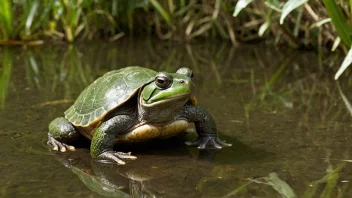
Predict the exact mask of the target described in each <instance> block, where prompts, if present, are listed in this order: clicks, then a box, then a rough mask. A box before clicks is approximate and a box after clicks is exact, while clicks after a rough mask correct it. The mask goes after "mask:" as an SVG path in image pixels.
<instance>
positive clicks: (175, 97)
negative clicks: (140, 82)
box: [142, 93, 191, 107]
mask: <svg viewBox="0 0 352 198" xmlns="http://www.w3.org/2000/svg"><path fill="white" fill-rule="evenodd" d="M190 97H191V93H186V94H180V95H173V96H169V97H166V98H163V99H160V100H155V101H152V102H151V103H147V102H146V101H144V100H143V99H142V102H143V105H144V106H147V107H151V106H155V105H159V104H163V103H171V102H175V101H177V100H183V99H186V98H190Z"/></svg>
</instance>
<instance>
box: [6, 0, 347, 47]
mask: <svg viewBox="0 0 352 198" xmlns="http://www.w3.org/2000/svg"><path fill="white" fill-rule="evenodd" d="M349 6H350V2H348V1H339V2H338V4H337V3H336V2H335V1H333V0H324V1H323V2H321V1H312V0H311V1H308V0H299V1H296V0H289V1H280V0H265V1H263V0H262V1H259V0H257V1H255V0H215V1H206V0H187V1H186V0H167V1H160V0H129V1H126V0H84V1H83V0H70V1H69V0H3V1H2V3H1V4H0V22H1V23H0V24H1V25H0V33H1V34H0V39H2V44H9V43H10V44H11V42H9V41H10V40H21V41H33V40H47V39H50V40H54V41H55V40H60V41H61V40H64V41H68V42H73V41H75V40H87V39H88V40H91V39H97V38H98V39H110V40H116V39H118V38H120V37H121V36H123V35H125V34H128V35H132V34H138V35H143V36H146V35H147V36H149V35H155V36H157V37H159V38H160V39H172V40H181V41H190V40H194V39H195V38H197V37H203V38H205V37H206V38H209V37H211V38H222V39H225V40H229V41H232V43H234V44H235V43H236V42H237V41H253V40H257V39H261V38H266V37H268V36H269V37H270V38H274V39H275V43H277V44H278V43H288V44H289V45H291V46H292V47H295V48H297V47H302V46H303V47H311V46H315V47H318V46H321V45H323V46H327V47H333V44H334V42H335V41H336V39H337V38H338V36H339V38H341V40H342V41H343V42H344V44H346V45H347V46H348V47H349V46H350V43H351V38H350V36H351V35H352V30H351V27H350V25H349V24H350V22H351V21H350V20H351V18H352V17H351V10H350V9H349ZM241 10H243V11H241ZM14 16H16V17H14ZM234 16H236V17H234ZM332 24H333V25H334V26H335V28H333V26H332ZM335 29H336V30H337V33H338V35H337V33H336V31H335ZM339 40H340V39H337V41H336V42H338V41H339ZM6 41H7V42H6ZM337 44H338V43H337ZM337 44H335V46H336V45H337ZM334 48H335V47H334Z"/></svg>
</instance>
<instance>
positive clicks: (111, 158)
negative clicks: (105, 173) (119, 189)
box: [97, 151, 137, 165]
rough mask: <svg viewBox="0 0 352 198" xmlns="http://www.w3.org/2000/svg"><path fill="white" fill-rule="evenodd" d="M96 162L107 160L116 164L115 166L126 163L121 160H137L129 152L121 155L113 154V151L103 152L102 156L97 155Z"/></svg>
mask: <svg viewBox="0 0 352 198" xmlns="http://www.w3.org/2000/svg"><path fill="white" fill-rule="evenodd" d="M97 159H98V160H102V161H105V160H109V161H113V162H116V163H117V164H120V165H124V164H126V162H124V161H122V160H121V159H132V160H134V159H137V157H136V156H133V155H131V152H128V153H123V152H115V151H105V152H103V153H102V154H100V155H98V157H97Z"/></svg>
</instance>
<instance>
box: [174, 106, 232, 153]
mask: <svg viewBox="0 0 352 198" xmlns="http://www.w3.org/2000/svg"><path fill="white" fill-rule="evenodd" d="M180 116H181V117H184V118H186V119H187V120H188V121H189V122H194V125H195V127H196V130H197V133H198V139H197V140H196V141H194V142H189V141H188V142H186V144H187V145H189V146H198V148H199V149H205V148H216V149H221V148H222V147H224V146H231V144H227V143H225V142H223V141H221V140H220V139H219V138H218V134H217V131H216V124H215V121H214V119H213V118H212V117H211V115H210V114H209V112H208V111H206V110H205V109H203V108H202V107H200V106H196V105H185V106H184V107H183V108H182V109H181V112H180Z"/></svg>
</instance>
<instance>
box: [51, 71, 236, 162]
mask: <svg viewBox="0 0 352 198" xmlns="http://www.w3.org/2000/svg"><path fill="white" fill-rule="evenodd" d="M192 77H193V72H192V71H191V70H190V69H188V68H181V69H179V70H178V71H177V72H176V73H166V72H161V73H157V72H155V71H153V70H150V69H146V68H141V67H127V68H124V69H120V70H116V71H111V72H109V73H107V74H105V75H104V76H102V77H100V78H98V79H97V80H96V81H95V82H93V83H92V84H91V85H89V86H88V87H87V88H86V89H85V90H84V91H83V92H82V93H81V95H80V96H79V97H78V99H77V100H76V102H75V103H74V104H73V105H72V106H71V107H70V108H69V109H68V110H67V111H66V112H65V118H63V117H60V118H57V119H55V120H53V121H52V122H51V123H50V125H49V134H48V139H49V140H48V144H49V145H50V146H51V147H52V149H53V150H60V151H62V152H64V151H66V150H67V149H68V150H74V147H72V146H69V145H67V144H66V143H69V142H70V141H72V140H74V139H75V138H77V137H78V134H79V132H80V133H81V134H83V135H84V136H86V137H88V138H90V139H92V142H91V155H92V157H93V158H95V159H102V160H111V161H114V162H116V163H118V164H125V162H124V161H122V160H121V159H135V158H136V157H134V156H131V155H130V153H121V152H115V151H113V146H114V144H115V143H116V141H117V142H118V141H119V140H120V139H121V137H124V136H129V135H131V134H133V132H132V131H133V130H135V129H137V130H139V129H142V128H143V127H141V126H152V127H155V126H168V125H169V124H170V123H171V124H172V123H177V126H173V127H171V128H172V130H174V128H175V130H174V133H175V134H173V133H172V134H173V135H176V133H180V132H182V130H184V128H182V127H180V128H179V129H177V128H178V126H184V125H183V124H181V125H178V124H179V123H180V122H182V123H187V122H188V123H191V122H192V123H194V124H195V127H196V130H197V133H198V135H199V137H198V139H197V140H196V141H195V142H191V143H190V142H188V143H187V144H188V145H191V146H195V145H197V146H198V148H200V149H204V148H209V147H210V148H218V149H219V148H222V147H223V146H230V145H229V144H225V143H223V142H222V141H221V140H219V139H218V138H217V132H216V125H215V122H214V120H213V118H212V117H211V115H210V114H209V113H208V112H207V111H206V110H205V109H203V108H201V107H200V106H197V105H195V104H194V102H192V101H193V100H191V96H192V93H193V90H194V84H193V82H192ZM160 133H162V131H160ZM138 134H139V135H140V136H138V138H139V137H142V136H143V135H145V134H147V135H148V136H149V135H150V134H151V132H150V131H149V132H148V131H145V130H144V129H143V130H139V131H138ZM156 134H159V132H157V133H156ZM153 137H157V136H155V135H154V136H151V138H153ZM148 138H149V137H148Z"/></svg>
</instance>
